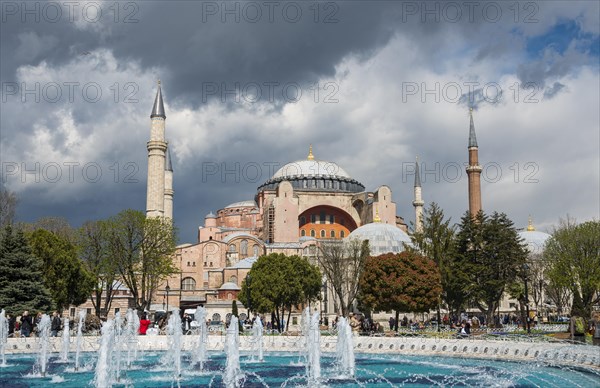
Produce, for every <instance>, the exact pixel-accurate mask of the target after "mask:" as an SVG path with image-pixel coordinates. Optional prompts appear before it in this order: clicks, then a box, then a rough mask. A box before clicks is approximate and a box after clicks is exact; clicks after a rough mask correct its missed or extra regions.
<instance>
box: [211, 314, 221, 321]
mask: <svg viewBox="0 0 600 388" xmlns="http://www.w3.org/2000/svg"><path fill="white" fill-rule="evenodd" d="M211 320H212V321H217V322H221V314H219V313H214V314H213V315H212V319H211Z"/></svg>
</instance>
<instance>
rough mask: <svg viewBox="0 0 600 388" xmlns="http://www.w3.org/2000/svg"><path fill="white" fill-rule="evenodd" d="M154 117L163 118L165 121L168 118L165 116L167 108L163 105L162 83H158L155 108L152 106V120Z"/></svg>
mask: <svg viewBox="0 0 600 388" xmlns="http://www.w3.org/2000/svg"><path fill="white" fill-rule="evenodd" d="M153 117H162V118H163V119H166V118H167V116H166V115H165V106H164V104H163V98H162V90H161V89H160V81H158V90H157V91H156V97H155V98H154V106H152V113H151V114H150V118H153Z"/></svg>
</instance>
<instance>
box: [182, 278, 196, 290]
mask: <svg viewBox="0 0 600 388" xmlns="http://www.w3.org/2000/svg"><path fill="white" fill-rule="evenodd" d="M181 289H182V290H184V291H191V290H195V289H196V281H195V280H194V279H193V278H183V280H181Z"/></svg>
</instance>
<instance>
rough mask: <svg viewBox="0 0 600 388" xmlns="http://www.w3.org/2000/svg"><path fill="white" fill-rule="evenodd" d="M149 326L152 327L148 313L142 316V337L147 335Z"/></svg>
mask: <svg viewBox="0 0 600 388" xmlns="http://www.w3.org/2000/svg"><path fill="white" fill-rule="evenodd" d="M148 326H150V320H149V319H148V316H147V315H146V313H144V315H142V319H140V329H139V331H138V332H139V333H140V335H146V332H147V331H148Z"/></svg>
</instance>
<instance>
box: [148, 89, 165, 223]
mask: <svg viewBox="0 0 600 388" xmlns="http://www.w3.org/2000/svg"><path fill="white" fill-rule="evenodd" d="M166 118H167V116H166V115H165V107H164V105H163V99H162V92H161V90H160V81H158V90H157V91H156V98H155V99H154V106H153V107H152V113H151V114H150V119H151V122H152V127H151V130H150V141H149V142H148V143H147V145H146V146H147V148H148V183H147V189H146V190H147V194H146V216H147V217H164V216H165V203H164V201H165V164H166V153H167V143H166V142H165V120H166Z"/></svg>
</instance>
